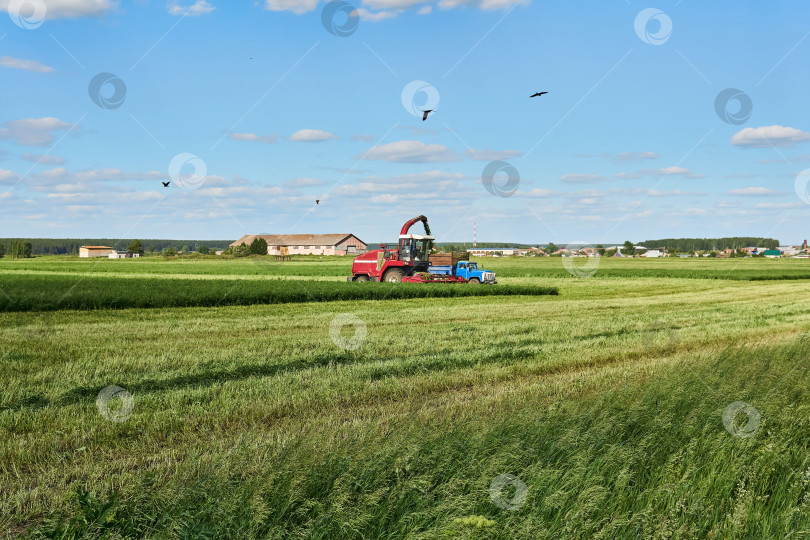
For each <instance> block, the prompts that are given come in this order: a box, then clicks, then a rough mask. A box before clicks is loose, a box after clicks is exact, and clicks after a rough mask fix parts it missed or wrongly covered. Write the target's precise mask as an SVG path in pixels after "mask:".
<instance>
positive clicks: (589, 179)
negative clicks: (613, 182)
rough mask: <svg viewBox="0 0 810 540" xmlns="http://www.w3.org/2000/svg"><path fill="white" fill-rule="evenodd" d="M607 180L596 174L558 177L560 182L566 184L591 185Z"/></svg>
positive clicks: (607, 179)
mask: <svg viewBox="0 0 810 540" xmlns="http://www.w3.org/2000/svg"><path fill="white" fill-rule="evenodd" d="M609 180H610V179H609V178H605V177H604V176H600V175H598V174H564V175H562V176H561V177H560V182H565V183H566V184H593V183H596V182H605V181H609Z"/></svg>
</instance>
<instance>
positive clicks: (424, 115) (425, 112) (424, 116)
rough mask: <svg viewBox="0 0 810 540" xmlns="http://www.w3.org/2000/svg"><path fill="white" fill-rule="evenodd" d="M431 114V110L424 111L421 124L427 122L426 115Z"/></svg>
mask: <svg viewBox="0 0 810 540" xmlns="http://www.w3.org/2000/svg"><path fill="white" fill-rule="evenodd" d="M432 112H433V109H428V110H426V111H424V112H423V113H422V122H424V121H425V120H427V115H428V113H432Z"/></svg>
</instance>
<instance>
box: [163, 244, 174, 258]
mask: <svg viewBox="0 0 810 540" xmlns="http://www.w3.org/2000/svg"><path fill="white" fill-rule="evenodd" d="M175 255H177V250H176V249H174V248H173V247H171V246H169V247H167V248H166V249H164V250H163V256H164V257H174V256H175Z"/></svg>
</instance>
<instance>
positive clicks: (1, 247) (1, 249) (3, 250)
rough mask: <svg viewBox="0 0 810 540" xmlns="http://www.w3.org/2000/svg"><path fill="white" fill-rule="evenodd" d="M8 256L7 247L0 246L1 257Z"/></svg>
mask: <svg viewBox="0 0 810 540" xmlns="http://www.w3.org/2000/svg"><path fill="white" fill-rule="evenodd" d="M5 254H6V246H4V245H3V244H0V257H2V256H3V255H5Z"/></svg>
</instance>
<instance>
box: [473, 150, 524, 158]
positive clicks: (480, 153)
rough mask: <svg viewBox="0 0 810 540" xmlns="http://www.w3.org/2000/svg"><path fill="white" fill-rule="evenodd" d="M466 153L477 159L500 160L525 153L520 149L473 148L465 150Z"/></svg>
mask: <svg viewBox="0 0 810 540" xmlns="http://www.w3.org/2000/svg"><path fill="white" fill-rule="evenodd" d="M464 155H465V156H467V157H468V158H470V159H473V160H475V161H498V160H503V159H510V158H514V157H519V156H521V155H523V153H522V152H520V151H519V150H503V151H500V152H499V151H496V150H473V149H468V150H465V151H464Z"/></svg>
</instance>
